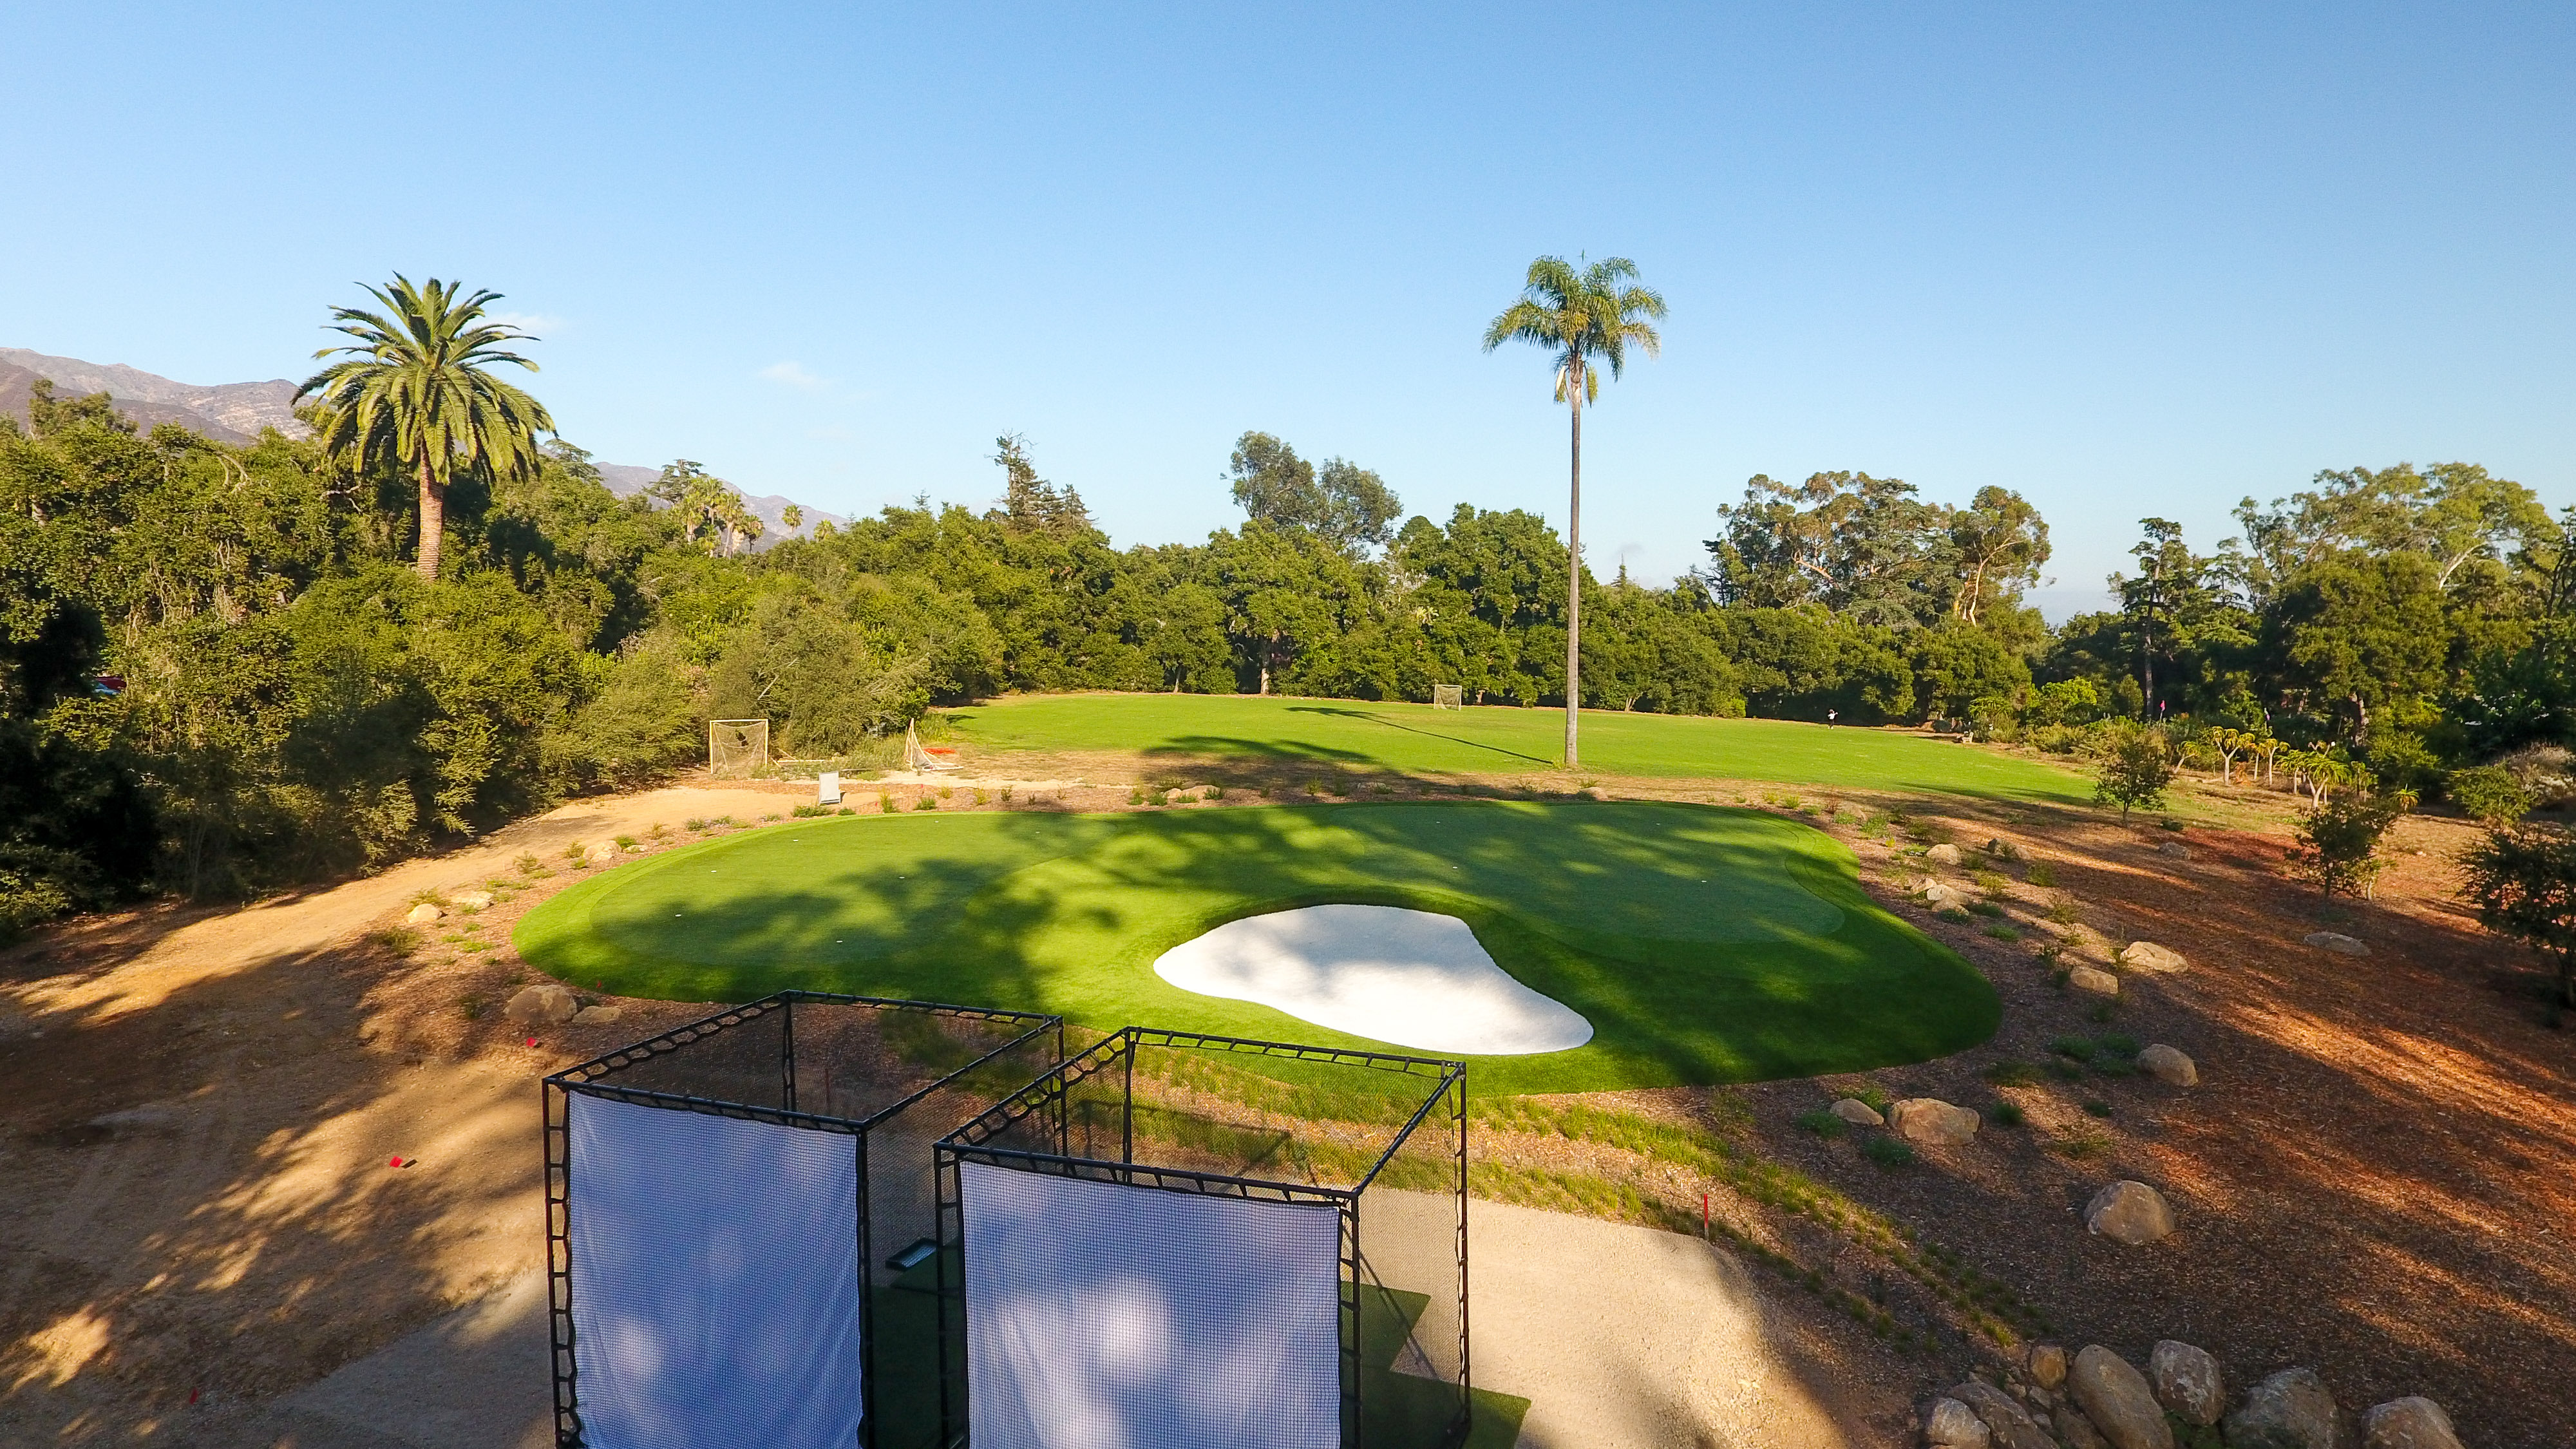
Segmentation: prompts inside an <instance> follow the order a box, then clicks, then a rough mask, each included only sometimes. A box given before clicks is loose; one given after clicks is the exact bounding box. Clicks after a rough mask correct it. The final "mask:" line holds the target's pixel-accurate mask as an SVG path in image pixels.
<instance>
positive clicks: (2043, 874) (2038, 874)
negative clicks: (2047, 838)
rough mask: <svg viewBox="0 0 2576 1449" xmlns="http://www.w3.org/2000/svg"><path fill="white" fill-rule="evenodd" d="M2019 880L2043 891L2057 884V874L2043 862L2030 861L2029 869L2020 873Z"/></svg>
mask: <svg viewBox="0 0 2576 1449" xmlns="http://www.w3.org/2000/svg"><path fill="white" fill-rule="evenodd" d="M2021 878H2022V879H2023V880H2026V881H2028V882H2030V883H2031V884H2032V885H2035V886H2038V887H2040V888H2041V889H2043V890H2045V889H2047V888H2048V887H2050V886H2053V885H2056V884H2057V872H2056V871H2055V870H2052V869H2050V867H2049V864H2048V862H2047V861H2044V860H2034V861H2032V862H2031V863H2030V869H2028V870H2026V871H2023V872H2022V873H2021Z"/></svg>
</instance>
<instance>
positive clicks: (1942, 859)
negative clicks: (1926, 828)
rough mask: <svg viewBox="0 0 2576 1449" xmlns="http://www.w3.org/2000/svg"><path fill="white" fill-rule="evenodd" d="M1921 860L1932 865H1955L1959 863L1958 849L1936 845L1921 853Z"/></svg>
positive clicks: (1951, 846)
mask: <svg viewBox="0 0 2576 1449" xmlns="http://www.w3.org/2000/svg"><path fill="white" fill-rule="evenodd" d="M1923 858H1924V859H1925V860H1928V861H1930V862H1932V863H1933V864H1934V865H1957V864H1958V863H1959V847H1957V846H1955V845H1936V846H1934V847H1932V848H1931V849H1930V850H1927V851H1925V852H1923Z"/></svg>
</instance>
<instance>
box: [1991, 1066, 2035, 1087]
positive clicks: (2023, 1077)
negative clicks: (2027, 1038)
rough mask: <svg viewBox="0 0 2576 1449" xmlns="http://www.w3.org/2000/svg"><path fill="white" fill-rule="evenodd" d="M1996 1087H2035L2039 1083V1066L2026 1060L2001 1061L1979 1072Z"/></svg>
mask: <svg viewBox="0 0 2576 1449" xmlns="http://www.w3.org/2000/svg"><path fill="white" fill-rule="evenodd" d="M1980 1075H1982V1076H1983V1077H1984V1078H1985V1079H1986V1080H1987V1081H1989V1082H1992V1083H1994V1084H1995V1085H1996V1086H1998V1087H2035V1086H2037V1085H2039V1068H2037V1067H2034V1066H2032V1065H2031V1064H2030V1063H2028V1062H2016V1061H2001V1062H1996V1063H1993V1064H1992V1065H1990V1066H1988V1067H1987V1068H1986V1069H1985V1071H1984V1072H1983V1073H1981V1074H1980Z"/></svg>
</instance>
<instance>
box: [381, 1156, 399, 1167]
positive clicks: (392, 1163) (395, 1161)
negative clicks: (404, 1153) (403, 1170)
mask: <svg viewBox="0 0 2576 1449" xmlns="http://www.w3.org/2000/svg"><path fill="white" fill-rule="evenodd" d="M385 1166H387V1167H400V1166H402V1159H401V1158H399V1157H389V1158H387V1159H385Z"/></svg>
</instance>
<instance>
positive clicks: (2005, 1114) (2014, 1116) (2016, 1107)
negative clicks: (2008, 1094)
mask: <svg viewBox="0 0 2576 1449" xmlns="http://www.w3.org/2000/svg"><path fill="white" fill-rule="evenodd" d="M2028 1118H2029V1114H2028V1113H2026V1112H2024V1111H2022V1109H2021V1104H2020V1103H2019V1102H1995V1103H1991V1104H1989V1105H1988V1106H1987V1108H1986V1120H1987V1121H1989V1122H1992V1123H1994V1124H1995V1125H1996V1126H1998V1127H2018V1126H2020V1125H2021V1124H2022V1123H2023V1122H2024V1121H2026V1120H2028Z"/></svg>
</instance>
